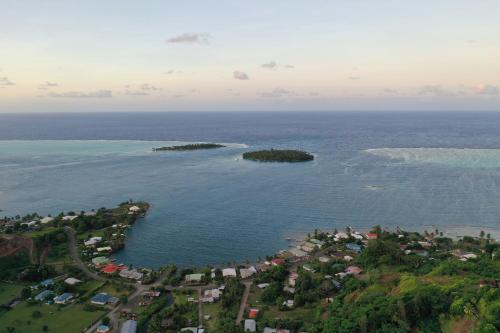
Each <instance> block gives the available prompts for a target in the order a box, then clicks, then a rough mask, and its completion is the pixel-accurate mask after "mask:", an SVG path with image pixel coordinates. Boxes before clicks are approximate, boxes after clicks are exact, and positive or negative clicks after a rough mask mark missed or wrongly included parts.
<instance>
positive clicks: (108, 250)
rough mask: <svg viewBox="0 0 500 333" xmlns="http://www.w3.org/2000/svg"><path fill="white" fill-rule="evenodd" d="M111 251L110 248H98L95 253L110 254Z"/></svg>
mask: <svg viewBox="0 0 500 333" xmlns="http://www.w3.org/2000/svg"><path fill="white" fill-rule="evenodd" d="M112 250H113V249H112V248H111V246H103V247H98V248H97V252H111V251H112Z"/></svg>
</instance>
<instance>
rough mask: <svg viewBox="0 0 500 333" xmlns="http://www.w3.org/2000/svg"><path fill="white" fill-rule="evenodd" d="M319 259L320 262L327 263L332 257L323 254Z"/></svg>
mask: <svg viewBox="0 0 500 333" xmlns="http://www.w3.org/2000/svg"><path fill="white" fill-rule="evenodd" d="M318 260H319V261H320V262H322V263H327V262H329V261H330V258H328V257H323V256H322V257H319V259H318Z"/></svg>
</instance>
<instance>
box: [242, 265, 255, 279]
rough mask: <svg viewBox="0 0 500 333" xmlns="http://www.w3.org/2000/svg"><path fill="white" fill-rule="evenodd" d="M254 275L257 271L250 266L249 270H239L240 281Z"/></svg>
mask: <svg viewBox="0 0 500 333" xmlns="http://www.w3.org/2000/svg"><path fill="white" fill-rule="evenodd" d="M255 273H257V270H256V269H255V267H253V266H250V267H249V268H242V269H240V276H241V278H242V279H246V278H249V277H251V276H252V275H254V274H255Z"/></svg>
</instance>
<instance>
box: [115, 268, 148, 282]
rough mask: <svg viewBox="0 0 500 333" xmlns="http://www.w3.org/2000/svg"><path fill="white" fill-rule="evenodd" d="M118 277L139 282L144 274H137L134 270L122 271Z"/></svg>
mask: <svg viewBox="0 0 500 333" xmlns="http://www.w3.org/2000/svg"><path fill="white" fill-rule="evenodd" d="M118 275H120V276H121V277H123V278H126V279H131V280H141V279H142V278H143V276H144V274H142V273H141V272H138V271H137V270H136V269H124V270H122V271H120V273H119V274H118Z"/></svg>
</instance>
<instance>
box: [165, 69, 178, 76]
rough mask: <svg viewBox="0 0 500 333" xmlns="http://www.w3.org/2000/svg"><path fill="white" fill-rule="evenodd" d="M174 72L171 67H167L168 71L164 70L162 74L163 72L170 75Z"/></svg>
mask: <svg viewBox="0 0 500 333" xmlns="http://www.w3.org/2000/svg"><path fill="white" fill-rule="evenodd" d="M174 73H175V71H174V70H173V69H169V70H168V71H166V72H164V73H163V74H165V75H172V74H174Z"/></svg>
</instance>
